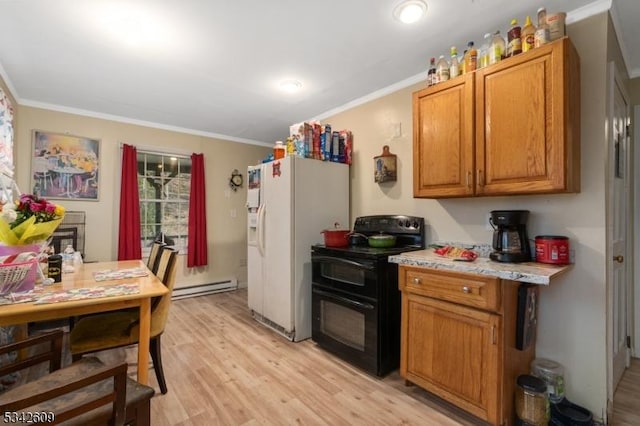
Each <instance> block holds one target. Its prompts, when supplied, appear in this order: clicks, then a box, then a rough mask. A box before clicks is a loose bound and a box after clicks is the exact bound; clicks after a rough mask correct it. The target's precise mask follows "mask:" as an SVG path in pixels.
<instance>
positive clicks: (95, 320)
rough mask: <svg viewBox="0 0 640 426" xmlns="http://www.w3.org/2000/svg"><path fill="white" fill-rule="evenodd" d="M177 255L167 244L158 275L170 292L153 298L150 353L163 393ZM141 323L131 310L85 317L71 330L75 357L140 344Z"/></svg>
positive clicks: (164, 391) (163, 249) (140, 366)
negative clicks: (164, 341)
mask: <svg viewBox="0 0 640 426" xmlns="http://www.w3.org/2000/svg"><path fill="white" fill-rule="evenodd" d="M176 255H177V252H176V251H175V250H174V249H172V248H170V247H166V246H165V247H163V248H162V251H161V253H160V256H159V261H158V271H157V274H156V275H157V276H158V278H159V279H160V280H161V281H162V282H163V283H164V285H165V286H166V287H167V288H168V289H169V292H168V293H167V294H165V295H164V296H161V297H158V298H156V299H154V300H153V301H152V304H151V334H150V336H151V341H150V344H149V352H150V353H151V359H152V361H153V369H154V370H155V373H156V378H157V379H158V385H159V386H160V391H161V392H162V393H163V394H165V393H167V384H166V381H165V378H164V371H163V369H162V356H161V355H162V354H161V350H160V336H161V335H162V333H163V332H164V328H165V325H166V323H167V319H168V318H169V308H170V306H171V293H172V291H173V285H174V283H175V275H176ZM139 322H140V313H139V311H138V310H131V309H123V310H119V311H113V312H106V313H102V314H95V315H90V316H87V317H82V318H81V319H80V320H79V321H78V322H77V323H76V325H75V327H74V328H73V330H71V333H70V337H69V340H70V346H71V355H72V358H73V359H74V360H78V359H80V358H81V357H82V356H83V355H85V354H89V353H93V352H98V351H103V350H107V349H114V348H119V347H123V346H129V345H133V344H137V343H138V334H139ZM138 368H147V366H145V365H139V366H138Z"/></svg>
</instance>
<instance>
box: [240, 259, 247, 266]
mask: <svg viewBox="0 0 640 426" xmlns="http://www.w3.org/2000/svg"><path fill="white" fill-rule="evenodd" d="M239 262H240V265H239V266H247V259H244V258H240V260H239Z"/></svg>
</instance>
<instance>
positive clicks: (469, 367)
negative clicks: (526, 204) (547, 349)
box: [399, 265, 535, 425]
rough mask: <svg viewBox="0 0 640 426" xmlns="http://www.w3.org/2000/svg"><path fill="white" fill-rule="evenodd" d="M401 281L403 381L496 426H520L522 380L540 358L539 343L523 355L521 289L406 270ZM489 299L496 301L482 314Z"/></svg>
mask: <svg viewBox="0 0 640 426" xmlns="http://www.w3.org/2000/svg"><path fill="white" fill-rule="evenodd" d="M399 274H400V277H399V286H400V291H401V292H402V324H401V354H400V374H401V376H402V377H403V378H404V379H406V380H407V381H408V382H411V383H414V384H416V385H418V386H420V387H422V388H424V389H426V390H427V391H429V392H432V393H434V394H436V395H438V396H439V397H441V398H443V399H445V400H447V401H449V402H451V403H453V404H455V405H456V406H458V407H460V408H462V409H463V410H465V411H468V412H469V413H471V414H473V415H475V416H477V417H479V418H481V419H483V420H485V421H487V422H489V423H491V424H495V425H503V424H504V425H512V424H514V421H515V413H514V387H515V381H516V377H517V376H518V375H520V374H526V373H528V372H529V366H530V363H531V361H532V360H533V358H534V355H535V344H532V345H531V346H530V347H529V348H528V349H527V350H524V351H520V350H517V349H516V348H515V335H516V314H517V290H518V285H519V283H517V282H512V281H504V280H499V279H497V278H492V277H484V276H478V275H474V274H466V273H457V272H446V271H441V270H432V269H427V268H419V267H409V266H403V265H401V266H400V268H399ZM453 295H457V297H453ZM486 295H489V296H490V299H491V300H492V301H494V302H492V303H490V304H489V306H490V308H488V309H479V308H478V307H477V305H478V300H479V298H482V297H484V296H486ZM442 298H445V299H444V300H443V299H442ZM451 300H455V302H452V301H451Z"/></svg>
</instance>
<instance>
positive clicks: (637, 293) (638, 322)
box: [631, 105, 640, 358]
mask: <svg viewBox="0 0 640 426" xmlns="http://www.w3.org/2000/svg"><path fill="white" fill-rule="evenodd" d="M633 110H634V114H633V123H632V126H631V132H632V133H633V139H632V140H633V143H632V144H631V150H632V151H633V156H632V157H631V158H632V159H633V160H632V165H631V167H632V169H633V182H631V185H632V187H633V188H632V189H631V191H632V194H633V232H631V235H633V236H635V233H636V230H640V214H637V213H636V212H638V211H640V185H638V184H636V182H640V167H635V165H636V164H640V132H637V131H636V130H635V128H636V127H637V126H638V125H640V105H636V106H634V107H633ZM632 273H633V303H634V309H633V316H634V319H633V333H632V339H633V344H632V345H631V348H632V350H631V356H633V357H636V358H640V309H637V308H638V307H640V239H637V238H634V241H633V272H632Z"/></svg>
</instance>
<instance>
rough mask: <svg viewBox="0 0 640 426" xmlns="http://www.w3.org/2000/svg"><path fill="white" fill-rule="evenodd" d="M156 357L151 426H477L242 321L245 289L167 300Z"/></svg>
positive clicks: (418, 393) (398, 382)
mask: <svg viewBox="0 0 640 426" xmlns="http://www.w3.org/2000/svg"><path fill="white" fill-rule="evenodd" d="M123 356H125V357H126V359H127V361H131V362H135V359H136V358H135V351H132V350H127V351H126V352H125V353H123ZM162 356H163V364H164V369H165V375H166V379H167V385H168V388H169V392H168V393H167V394H166V395H161V394H159V392H158V394H157V395H156V396H154V398H153V399H152V404H151V409H152V414H151V420H152V424H153V425H154V426H168V425H185V426H186V425H291V424H305V425H401V424H402V425H477V424H479V423H481V422H479V421H478V420H477V419H475V418H473V417H471V416H468V415H466V414H465V413H462V412H460V411H458V410H457V409H455V408H454V407H452V406H450V405H448V404H446V403H445V402H443V401H442V400H436V398H435V397H433V396H429V395H428V394H427V393H426V392H425V391H423V390H421V389H420V388H418V387H416V386H409V387H408V386H405V384H404V380H402V379H401V378H400V377H399V375H398V373H397V372H395V373H392V374H391V375H389V376H387V377H385V378H384V379H382V380H381V379H378V378H375V377H372V376H369V375H367V374H365V373H363V372H361V371H360V370H358V369H357V368H355V367H352V366H350V365H349V364H346V363H344V362H342V361H340V360H338V359H337V358H335V357H334V356H332V355H330V354H328V353H326V352H325V351H323V350H321V349H319V348H318V347H317V346H316V345H315V343H313V341H311V340H310V339H309V340H305V341H303V342H299V343H291V342H289V341H287V340H286V339H284V338H283V337H281V336H280V335H278V334H276V333H274V332H272V331H270V330H269V329H267V328H266V327H264V326H262V325H260V324H259V323H257V322H256V321H254V320H253V319H252V318H251V316H250V314H249V311H248V308H247V306H246V290H238V291H234V292H227V293H220V294H216V295H211V296H201V297H195V298H190V299H183V300H179V301H175V302H174V303H173V305H172V307H171V317H170V321H169V324H168V326H167V328H166V331H165V333H164V334H163V336H162ZM149 377H150V378H151V379H150V380H151V385H153V386H154V387H155V388H156V391H158V388H157V386H156V381H155V376H154V374H153V372H150V374H149Z"/></svg>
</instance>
